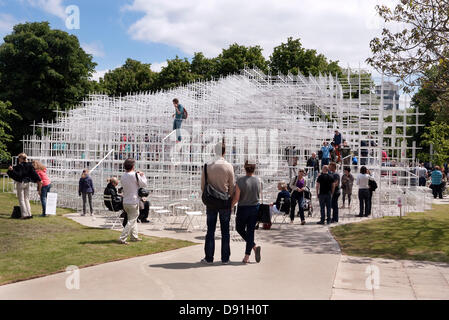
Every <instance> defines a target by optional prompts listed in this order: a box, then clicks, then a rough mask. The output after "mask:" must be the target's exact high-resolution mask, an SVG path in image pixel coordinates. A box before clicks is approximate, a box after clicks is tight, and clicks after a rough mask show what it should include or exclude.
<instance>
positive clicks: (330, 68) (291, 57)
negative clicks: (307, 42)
mask: <svg viewBox="0 0 449 320" xmlns="http://www.w3.org/2000/svg"><path fill="white" fill-rule="evenodd" d="M270 68H271V72H272V73H281V74H288V73H289V72H290V73H292V74H294V75H297V74H298V73H299V72H301V73H302V74H304V75H305V76H308V75H309V74H312V75H314V76H317V75H318V74H320V73H322V74H328V73H330V74H332V75H334V76H335V75H338V76H342V70H341V68H340V67H339V66H338V61H330V62H328V61H327V58H326V57H325V56H324V55H322V54H318V53H317V51H316V50H311V49H304V48H303V46H302V44H301V41H300V39H295V40H293V38H292V37H289V38H288V39H287V43H282V44H281V45H279V46H277V47H275V48H274V50H273V54H272V55H271V56H270Z"/></svg>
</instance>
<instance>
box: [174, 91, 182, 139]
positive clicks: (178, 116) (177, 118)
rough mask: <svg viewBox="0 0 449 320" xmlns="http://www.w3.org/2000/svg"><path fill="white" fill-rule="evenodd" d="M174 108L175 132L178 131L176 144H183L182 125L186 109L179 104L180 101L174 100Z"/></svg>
mask: <svg viewBox="0 0 449 320" xmlns="http://www.w3.org/2000/svg"><path fill="white" fill-rule="evenodd" d="M173 106H174V107H175V114H174V115H173V117H174V118H175V120H173V130H176V142H181V125H182V119H183V115H184V107H183V106H182V104H180V103H179V100H178V99H176V98H175V99H173Z"/></svg>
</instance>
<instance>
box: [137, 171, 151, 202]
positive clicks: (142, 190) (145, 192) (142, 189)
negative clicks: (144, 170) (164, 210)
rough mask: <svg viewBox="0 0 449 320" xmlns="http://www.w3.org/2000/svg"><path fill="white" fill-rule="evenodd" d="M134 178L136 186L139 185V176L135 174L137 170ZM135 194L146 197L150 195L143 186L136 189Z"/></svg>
mask: <svg viewBox="0 0 449 320" xmlns="http://www.w3.org/2000/svg"><path fill="white" fill-rule="evenodd" d="M136 180H137V187H139V186H140V185H139V177H138V176H137V172H136ZM137 195H138V196H139V198H146V197H148V196H149V195H150V192H149V191H148V190H147V189H145V188H139V190H138V191H137Z"/></svg>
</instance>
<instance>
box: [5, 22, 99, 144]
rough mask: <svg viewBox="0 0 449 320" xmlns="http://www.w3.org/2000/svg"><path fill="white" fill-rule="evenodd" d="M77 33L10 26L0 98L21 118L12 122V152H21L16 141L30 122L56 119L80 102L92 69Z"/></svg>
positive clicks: (42, 26)
mask: <svg viewBox="0 0 449 320" xmlns="http://www.w3.org/2000/svg"><path fill="white" fill-rule="evenodd" d="M95 65H96V64H95V63H94V62H92V56H91V55H89V54H87V53H86V52H84V50H83V49H82V48H81V46H80V44H79V41H78V39H77V37H76V36H73V35H69V34H68V33H66V32H63V31H61V30H53V29H51V28H50V26H49V23H48V22H41V23H39V22H35V23H24V24H18V25H16V26H14V28H13V32H12V34H10V35H7V36H6V37H5V38H4V43H3V44H2V45H1V46H0V100H3V101H10V102H11V103H12V106H13V108H14V109H15V110H16V111H17V113H18V114H20V115H21V117H22V119H21V120H20V121H19V120H12V122H11V123H9V125H10V126H11V127H14V132H13V135H14V139H13V141H12V142H11V143H9V145H8V146H9V147H10V149H9V150H10V151H12V152H20V151H21V150H22V146H21V142H20V139H22V136H23V135H25V134H29V133H30V132H31V128H30V125H31V124H32V123H33V121H38V122H40V121H41V119H42V118H43V119H44V120H50V119H53V118H54V117H55V113H54V112H53V111H54V110H57V109H59V110H65V109H67V108H69V107H71V106H73V105H76V104H77V103H78V102H79V101H81V100H82V99H83V98H84V97H85V96H86V95H87V94H88V93H89V88H90V87H91V85H90V84H89V78H90V77H91V76H92V73H93V71H94V68H95Z"/></svg>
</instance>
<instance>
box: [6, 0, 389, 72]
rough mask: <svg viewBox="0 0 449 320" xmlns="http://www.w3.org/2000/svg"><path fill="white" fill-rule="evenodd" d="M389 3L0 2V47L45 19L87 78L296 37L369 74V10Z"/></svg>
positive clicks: (373, 32)
mask: <svg viewBox="0 0 449 320" xmlns="http://www.w3.org/2000/svg"><path fill="white" fill-rule="evenodd" d="M394 2H396V0H319V1H318V0H244V1H242V0H182V1H181V0H0V43H1V42H3V37H4V36H5V35H7V34H8V33H10V32H11V31H12V28H13V26H14V25H15V24H17V23H22V22H31V21H49V22H50V25H51V27H52V28H57V29H61V30H64V31H66V32H68V33H70V34H74V35H76V36H77V37H78V38H79V41H80V43H81V46H82V47H83V48H84V50H85V51H86V52H88V53H90V54H92V55H93V59H94V61H95V62H96V63H97V67H96V73H95V75H94V79H98V78H99V77H100V76H102V75H104V73H105V72H107V71H108V70H110V69H114V68H116V67H119V66H121V65H123V64H124V62H125V61H126V59H127V58H132V59H135V60H139V61H142V62H144V63H151V64H152V69H153V70H154V71H160V69H161V68H162V67H163V66H164V65H165V63H166V60H167V59H173V58H175V57H176V56H179V57H181V58H184V57H186V58H192V57H193V54H194V53H195V52H203V53H204V55H205V56H206V57H215V56H217V55H218V54H219V53H220V52H221V50H222V49H223V48H227V47H228V46H229V45H231V44H233V43H238V44H241V45H246V46H254V45H260V46H261V47H262V48H263V54H264V56H265V57H266V58H269V56H270V55H271V53H272V52H273V48H274V47H275V46H278V45H280V44H281V43H282V42H286V41H287V38H288V37H293V38H294V39H297V38H300V39H301V42H302V44H303V46H304V47H305V48H307V49H316V50H317V51H318V52H319V53H323V54H324V55H325V56H326V57H328V58H329V59H331V60H338V61H339V63H340V65H341V66H342V67H348V66H349V67H351V68H358V67H359V65H360V66H361V67H362V68H367V69H369V66H367V65H366V63H365V60H366V58H368V57H369V55H370V48H369V42H370V40H371V39H373V38H374V37H375V36H379V35H380V32H381V30H382V28H383V26H384V25H383V21H382V20H381V19H380V18H379V17H377V15H376V11H375V6H376V5H377V4H382V3H389V4H390V5H391V4H392V3H394ZM74 8H75V10H74ZM77 12H79V15H77ZM77 16H79V19H76V17H77ZM77 20H79V25H77V24H76V21H77ZM376 80H378V76H377V77H376Z"/></svg>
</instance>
